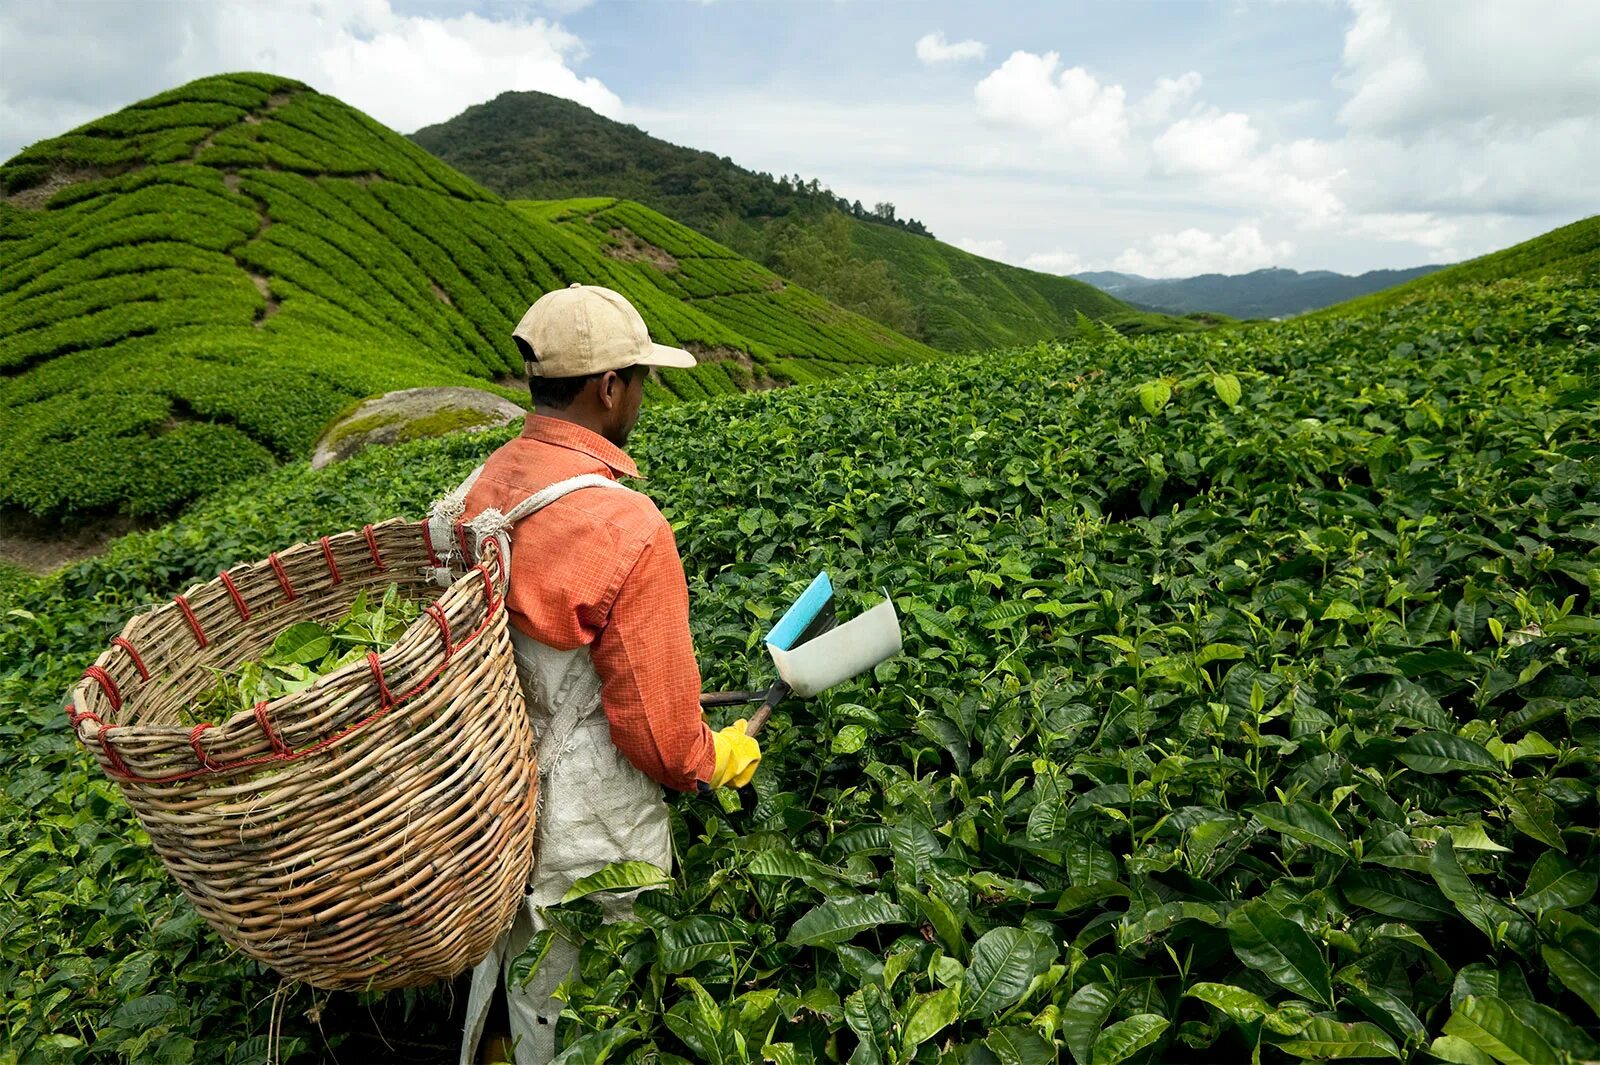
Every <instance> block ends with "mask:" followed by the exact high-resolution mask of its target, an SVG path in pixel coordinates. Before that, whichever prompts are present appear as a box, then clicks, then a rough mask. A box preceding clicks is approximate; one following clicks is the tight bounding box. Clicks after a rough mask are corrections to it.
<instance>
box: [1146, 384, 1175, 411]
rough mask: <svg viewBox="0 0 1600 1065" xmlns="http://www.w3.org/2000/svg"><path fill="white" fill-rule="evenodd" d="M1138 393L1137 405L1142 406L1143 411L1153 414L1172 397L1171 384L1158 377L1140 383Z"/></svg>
mask: <svg viewBox="0 0 1600 1065" xmlns="http://www.w3.org/2000/svg"><path fill="white" fill-rule="evenodd" d="M1138 393H1139V405H1140V406H1141V407H1143V408H1144V412H1145V413H1146V414H1151V415H1154V414H1156V413H1158V412H1159V411H1160V410H1161V408H1162V407H1165V406H1166V405H1167V403H1168V402H1169V401H1170V400H1171V399H1172V386H1171V385H1169V384H1167V382H1166V381H1164V380H1161V379H1159V378H1158V379H1156V380H1154V381H1146V382H1144V383H1143V384H1141V385H1140V386H1139V388H1138Z"/></svg>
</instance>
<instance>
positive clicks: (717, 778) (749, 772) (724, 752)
mask: <svg viewBox="0 0 1600 1065" xmlns="http://www.w3.org/2000/svg"><path fill="white" fill-rule="evenodd" d="M744 727H745V720H744V718H740V719H739V720H738V721H735V722H734V723H733V724H731V725H729V726H728V727H727V728H725V729H723V730H722V731H720V732H713V733H712V734H711V739H712V741H713V742H714V743H715V744H716V748H717V766H716V768H715V769H713V770H712V771H711V786H712V787H713V788H723V787H728V786H730V785H731V786H732V787H735V788H742V787H744V786H745V785H746V784H748V783H750V780H751V778H752V777H754V776H755V775H756V766H758V765H760V764H761V745H760V744H758V743H756V740H755V737H754V736H746V735H745V734H744Z"/></svg>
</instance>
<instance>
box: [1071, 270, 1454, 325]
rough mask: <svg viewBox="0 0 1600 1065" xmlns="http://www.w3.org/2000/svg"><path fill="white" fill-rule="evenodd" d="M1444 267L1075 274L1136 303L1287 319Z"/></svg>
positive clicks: (1162, 308) (1158, 308)
mask: <svg viewBox="0 0 1600 1065" xmlns="http://www.w3.org/2000/svg"><path fill="white" fill-rule="evenodd" d="M1441 269H1443V267H1442V266H1414V267H1412V268H1411V269H1409V270H1369V271H1367V272H1366V273H1364V274H1358V275H1355V276H1351V275H1349V274H1336V273H1333V272H1332V271H1329V270H1309V271H1307V272H1305V273H1301V272H1300V271H1298V270H1282V269H1278V268H1276V267H1273V268H1269V269H1266V270H1255V271H1252V272H1250V273H1248V274H1201V275H1199V276H1198V277H1183V278H1153V277H1140V276H1139V275H1138V274H1121V273H1117V272H1116V271H1113V270H1096V271H1090V272H1087V273H1081V274H1073V275H1072V276H1073V277H1075V278H1076V279H1077V280H1079V281H1084V282H1087V283H1088V284H1091V285H1093V286H1094V287H1095V288H1097V289H1099V290H1100V291H1102V292H1105V293H1108V294H1110V295H1112V296H1115V297H1117V298H1118V299H1120V300H1126V301H1127V302H1129V303H1131V304H1133V305H1134V306H1136V307H1143V308H1146V309H1148V310H1153V311H1164V312H1166V313H1168V314H1194V313H1196V312H1199V311H1211V312H1213V313H1216V314H1226V315H1230V316H1231V317H1234V318H1286V317H1288V316H1290V315H1294V314H1304V313H1305V312H1306V311H1314V310H1318V309H1320V308H1322V307H1328V306H1332V305H1333V304H1335V303H1341V302H1343V301H1345V300H1349V299H1355V298H1356V297H1357V296H1365V295H1367V294H1368V293H1369V292H1377V291H1379V290H1380V289H1386V288H1389V287H1391V286H1393V285H1398V284H1401V283H1403V282H1406V281H1410V280H1412V279H1414V278H1418V277H1422V276H1423V275H1425V274H1431V273H1433V272H1434V271H1435V270H1441Z"/></svg>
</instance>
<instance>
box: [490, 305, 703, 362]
mask: <svg viewBox="0 0 1600 1065" xmlns="http://www.w3.org/2000/svg"><path fill="white" fill-rule="evenodd" d="M511 335H512V336H514V337H516V338H517V339H518V340H520V341H522V342H523V343H525V344H526V345H527V348H526V349H524V354H526V353H527V351H529V350H531V351H532V352H533V354H534V358H533V359H532V360H530V361H529V363H528V372H529V373H530V374H532V375H534V376H535V377H582V376H584V375H585V374H592V373H603V372H604V371H606V370H620V369H622V368H623V367H624V366H677V367H680V368H682V369H687V368H689V367H690V366H693V365H694V356H693V355H690V354H689V353H688V352H687V351H683V350H681V349H679V348H669V347H667V346H666V345H665V344H656V343H654V342H652V341H651V339H650V331H649V330H648V329H646V328H645V324H644V319H643V318H641V317H639V312H638V311H636V310H634V309H633V304H631V303H629V302H628V301H627V300H626V299H624V298H623V296H622V294H621V293H619V292H613V291H612V290H611V289H609V288H601V287H600V286H599V285H580V284H577V283H574V284H571V285H569V286H567V287H566V288H558V289H555V290H554V291H552V292H546V293H545V294H544V295H543V296H540V297H539V298H538V299H537V300H535V301H534V304H533V306H532V307H529V308H528V313H527V314H524V315H523V316H522V321H520V322H518V323H517V327H516V328H515V329H513V330H512V331H511Z"/></svg>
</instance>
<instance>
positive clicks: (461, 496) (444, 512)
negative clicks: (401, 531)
mask: <svg viewBox="0 0 1600 1065" xmlns="http://www.w3.org/2000/svg"><path fill="white" fill-rule="evenodd" d="M482 473H483V467H482V466H479V467H478V468H477V469H475V470H473V471H472V472H471V473H469V474H467V479H466V480H464V481H462V482H461V483H460V484H458V485H456V486H455V487H454V488H452V489H451V490H450V491H448V492H446V493H445V494H444V495H443V496H441V497H440V498H438V499H436V500H434V503H433V506H431V507H429V508H428V514H429V516H431V517H437V518H441V519H443V520H444V521H445V522H446V523H447V524H449V525H454V524H455V523H456V522H457V521H459V520H460V519H461V515H463V514H465V513H466V512H467V493H468V492H470V491H472V486H473V485H475V484H477V483H478V476H479V475H480V474H482Z"/></svg>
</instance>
